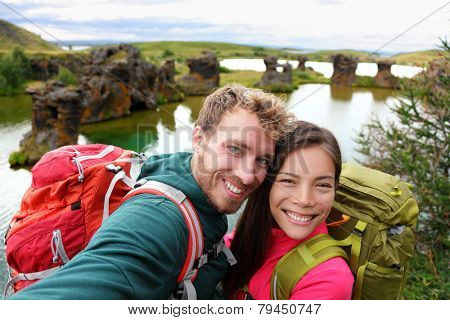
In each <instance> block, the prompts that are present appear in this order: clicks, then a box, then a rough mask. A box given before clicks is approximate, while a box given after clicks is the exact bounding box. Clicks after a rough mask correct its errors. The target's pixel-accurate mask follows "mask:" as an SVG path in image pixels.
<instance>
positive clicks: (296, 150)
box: [223, 121, 353, 300]
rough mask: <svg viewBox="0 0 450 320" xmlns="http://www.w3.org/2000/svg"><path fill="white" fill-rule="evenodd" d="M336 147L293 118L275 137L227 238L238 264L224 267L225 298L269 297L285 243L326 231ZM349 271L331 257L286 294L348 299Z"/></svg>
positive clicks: (337, 163) (326, 134)
mask: <svg viewBox="0 0 450 320" xmlns="http://www.w3.org/2000/svg"><path fill="white" fill-rule="evenodd" d="M340 173H341V152H340V149H339V145H338V143H337V141H336V138H335V137H334V136H333V134H332V133H331V132H330V131H328V130H326V129H323V128H320V127H318V126H316V125H314V124H311V123H308V122H304V121H297V122H296V123H295V124H294V128H293V129H292V131H291V132H289V133H288V134H287V136H286V137H285V138H284V139H283V140H282V141H280V142H279V143H278V146H277V159H276V161H275V164H274V166H273V168H272V169H271V171H270V173H269V174H268V175H267V178H266V180H265V181H264V183H263V184H262V186H261V187H260V191H258V192H256V193H255V194H254V195H252V196H251V197H250V198H249V200H248V203H247V206H246V208H245V210H244V212H243V214H242V216H241V218H240V219H239V221H238V224H237V227H236V229H235V231H234V234H231V235H230V236H229V237H228V239H227V242H228V244H230V241H231V250H232V251H233V254H234V255H235V256H236V258H237V259H238V264H237V265H236V266H234V267H232V268H231V269H230V270H229V272H228V273H227V275H226V277H225V279H224V282H223V288H224V292H225V295H226V296H227V297H230V298H234V299H236V298H243V297H242V295H240V294H239V293H242V290H241V289H242V288H246V292H247V296H246V297H245V298H248V297H250V298H251V299H270V281H271V276H272V272H273V270H274V268H275V265H276V264H277V262H278V261H279V260H280V259H281V258H282V257H283V256H284V255H285V254H286V253H288V252H289V251H290V250H291V249H293V248H294V247H296V246H297V245H299V244H300V243H302V242H304V241H306V240H308V239H310V238H311V237H313V236H315V235H317V234H324V233H328V232H327V227H326V222H325V220H326V218H327V216H328V214H329V213H330V210H331V208H332V205H333V201H334V196H335V192H336V188H337V186H338V180H339V175H340ZM352 286H353V276H352V273H351V271H350V269H349V267H348V265H347V263H346V262H345V260H344V259H342V258H340V257H335V258H331V259H329V260H327V261H325V262H323V263H321V264H319V265H318V266H316V267H314V268H313V269H312V270H310V271H309V272H308V273H307V274H305V275H304V276H303V277H302V278H301V279H300V280H299V281H298V283H297V284H296V286H295V287H294V288H293V290H292V291H291V295H290V299H292V300H305V299H317V300H325V299H350V298H351V294H352Z"/></svg>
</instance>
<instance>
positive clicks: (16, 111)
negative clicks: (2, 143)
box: [0, 94, 31, 126]
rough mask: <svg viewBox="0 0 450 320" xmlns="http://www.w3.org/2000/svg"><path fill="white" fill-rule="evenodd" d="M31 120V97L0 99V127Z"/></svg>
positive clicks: (19, 96) (25, 95)
mask: <svg viewBox="0 0 450 320" xmlns="http://www.w3.org/2000/svg"><path fill="white" fill-rule="evenodd" d="M30 119H31V96H30V95H28V94H21V95H17V96H12V97H0V126H1V125H5V126H6V125H11V124H17V123H19V122H22V121H26V120H30Z"/></svg>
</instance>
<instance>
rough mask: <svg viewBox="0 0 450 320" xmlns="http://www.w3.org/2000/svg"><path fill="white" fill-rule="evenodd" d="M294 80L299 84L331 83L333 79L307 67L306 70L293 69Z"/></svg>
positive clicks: (294, 82) (296, 84)
mask: <svg viewBox="0 0 450 320" xmlns="http://www.w3.org/2000/svg"><path fill="white" fill-rule="evenodd" d="M292 82H293V84H294V85H295V86H299V85H301V84H306V83H323V84H329V83H331V80H330V79H328V78H325V77H324V76H323V74H321V73H319V72H316V71H313V70H309V69H306V70H305V71H300V70H296V69H294V70H292Z"/></svg>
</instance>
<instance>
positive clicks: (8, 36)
mask: <svg viewBox="0 0 450 320" xmlns="http://www.w3.org/2000/svg"><path fill="white" fill-rule="evenodd" d="M15 47H21V48H22V49H23V50H24V51H26V52H27V53H32V52H46V53H58V52H63V50H61V49H60V48H58V47H57V46H55V45H53V44H51V43H48V42H47V41H45V40H43V39H42V38H41V37H40V36H38V35H36V34H34V33H32V32H29V31H27V30H25V29H23V28H20V27H18V26H15V25H13V24H11V23H9V22H7V21H5V20H2V19H0V52H11V50H13V49H14V48H15Z"/></svg>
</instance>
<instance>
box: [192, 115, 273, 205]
mask: <svg viewBox="0 0 450 320" xmlns="http://www.w3.org/2000/svg"><path fill="white" fill-rule="evenodd" d="M193 145H194V152H195V153H196V154H197V155H196V156H197V163H196V166H195V168H193V169H194V172H193V175H194V177H195V179H196V180H197V182H198V184H199V185H200V187H201V188H202V190H203V192H204V194H205V195H206V196H207V198H208V199H209V202H210V203H211V204H212V205H213V206H214V207H215V208H216V209H217V210H218V211H219V212H222V213H233V212H236V211H237V210H238V209H239V207H240V206H241V204H242V202H243V201H244V200H245V199H246V198H247V197H248V196H249V195H250V194H251V193H252V192H253V191H255V190H256V189H257V188H258V187H259V185H260V184H261V183H262V182H263V180H264V178H265V176H266V173H267V170H268V168H269V166H270V165H271V164H272V161H273V159H274V156H275V155H274V154H275V141H274V140H273V139H272V138H270V137H269V136H268V135H267V134H266V133H265V131H264V130H263V128H262V127H261V125H260V124H259V120H258V117H257V116H256V115H255V114H253V113H250V112H248V111H245V110H243V109H238V110H236V111H233V112H228V113H226V114H224V115H223V116H222V119H221V120H220V122H219V123H218V125H217V128H216V131H215V132H214V133H210V134H208V133H205V132H204V131H202V130H201V128H200V127H196V128H195V130H194V137H193Z"/></svg>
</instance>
